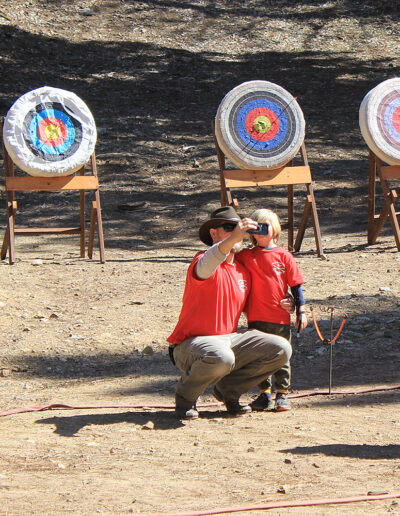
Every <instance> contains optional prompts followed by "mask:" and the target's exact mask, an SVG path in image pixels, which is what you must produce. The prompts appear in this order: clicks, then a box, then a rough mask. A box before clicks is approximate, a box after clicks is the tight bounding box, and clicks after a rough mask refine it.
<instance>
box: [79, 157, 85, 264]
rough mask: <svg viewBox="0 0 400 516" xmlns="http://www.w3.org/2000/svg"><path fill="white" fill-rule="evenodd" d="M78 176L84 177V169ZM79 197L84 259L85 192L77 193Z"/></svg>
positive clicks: (83, 255) (81, 249)
mask: <svg viewBox="0 0 400 516" xmlns="http://www.w3.org/2000/svg"><path fill="white" fill-rule="evenodd" d="M80 175H81V176H83V175H85V167H84V166H83V167H82V168H81V170H80ZM79 196H80V226H79V227H80V228H81V232H80V251H81V258H85V232H86V222H85V190H81V191H80V193H79Z"/></svg>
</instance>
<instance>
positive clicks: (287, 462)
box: [283, 459, 292, 464]
mask: <svg viewBox="0 0 400 516" xmlns="http://www.w3.org/2000/svg"><path fill="white" fill-rule="evenodd" d="M283 462H284V463H285V464H291V463H292V459H285V460H284V461H283Z"/></svg>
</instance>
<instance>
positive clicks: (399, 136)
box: [383, 97, 400, 143]
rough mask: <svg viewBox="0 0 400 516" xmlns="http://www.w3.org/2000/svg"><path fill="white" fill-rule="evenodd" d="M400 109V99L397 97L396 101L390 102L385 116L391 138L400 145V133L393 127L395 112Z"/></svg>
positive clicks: (385, 123)
mask: <svg viewBox="0 0 400 516" xmlns="http://www.w3.org/2000/svg"><path fill="white" fill-rule="evenodd" d="M399 107H400V98H399V97H397V98H396V99H395V100H393V101H392V102H390V103H389V104H388V106H387V107H386V109H385V113H384V116H383V120H384V126H385V129H386V131H387V133H388V135H390V137H391V138H393V139H394V140H396V141H397V142H399V143H400V133H399V132H398V131H397V129H396V128H395V127H394V125H393V115H394V112H395V111H396V110H397V109H398V108H399Z"/></svg>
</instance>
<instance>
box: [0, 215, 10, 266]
mask: <svg viewBox="0 0 400 516" xmlns="http://www.w3.org/2000/svg"><path fill="white" fill-rule="evenodd" d="M9 231H10V230H9V227H8V224H7V228H6V230H5V233H4V237H3V245H2V246H1V259H2V260H4V259H5V257H6V256H7V251H8V247H9V245H10V236H9Z"/></svg>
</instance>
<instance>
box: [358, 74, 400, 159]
mask: <svg viewBox="0 0 400 516" xmlns="http://www.w3.org/2000/svg"><path fill="white" fill-rule="evenodd" d="M359 122H360V129H361V134H362V136H363V138H364V140H365V142H366V144H367V145H368V147H369V148H370V149H371V150H372V151H373V152H374V153H375V154H376V155H377V156H378V157H379V158H381V160H383V161H385V162H386V163H388V164H389V165H400V78H395V79H388V80H387V81H384V82H381V83H380V84H378V86H376V87H375V88H373V89H372V90H370V91H369V92H368V93H367V94H366V95H365V97H364V99H363V101H362V102H361V106H360V111H359Z"/></svg>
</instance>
